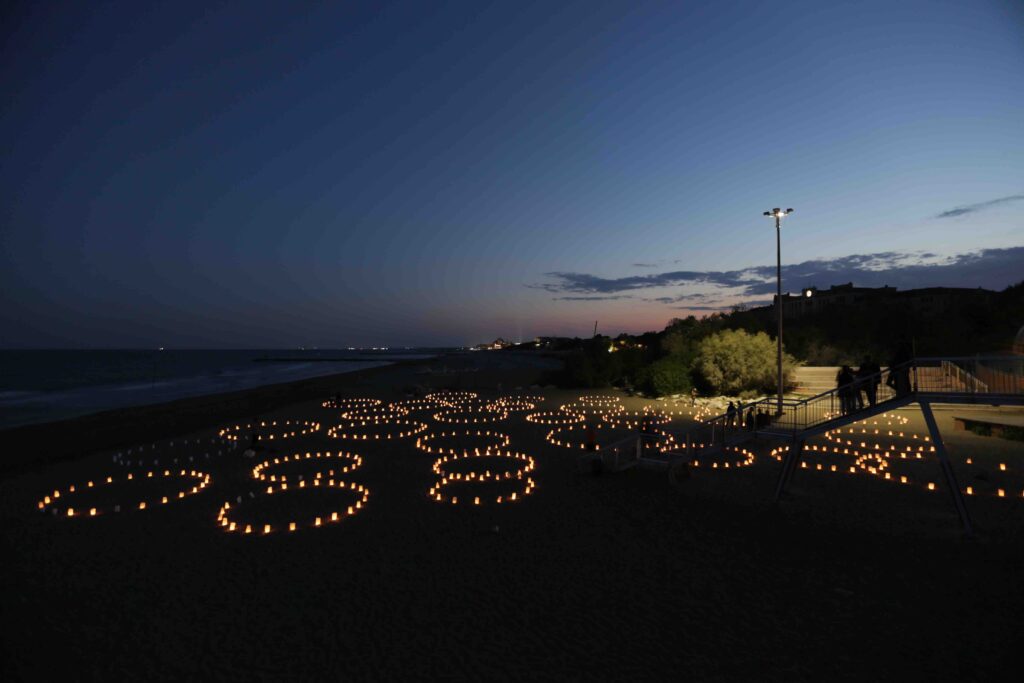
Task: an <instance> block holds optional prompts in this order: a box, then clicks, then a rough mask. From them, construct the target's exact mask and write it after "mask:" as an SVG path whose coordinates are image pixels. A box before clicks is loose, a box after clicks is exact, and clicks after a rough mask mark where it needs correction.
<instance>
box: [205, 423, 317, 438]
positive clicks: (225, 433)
mask: <svg viewBox="0 0 1024 683" xmlns="http://www.w3.org/2000/svg"><path fill="white" fill-rule="evenodd" d="M257 429H262V430H267V429H271V430H274V431H271V432H268V433H263V434H260V433H256V440H257V441H274V440H275V439H277V440H281V439H291V438H294V437H296V436H303V435H305V434H312V433H313V432H315V431H317V430H319V429H320V423H319V422H310V421H307V420H272V421H270V422H267V421H265V420H264V421H260V422H250V423H248V424H244V425H234V426H231V427H224V428H223V429H221V430H220V431H219V432H217V435H218V436H219V437H220V438H222V439H226V440H227V441H238V440H239V438H241V437H245V436H246V433H247V432H253V433H255V432H256V430H257Z"/></svg>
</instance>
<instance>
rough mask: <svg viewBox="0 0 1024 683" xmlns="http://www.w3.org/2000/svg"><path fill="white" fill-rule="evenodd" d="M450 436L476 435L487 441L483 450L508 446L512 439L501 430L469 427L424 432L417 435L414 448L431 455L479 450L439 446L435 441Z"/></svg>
mask: <svg viewBox="0 0 1024 683" xmlns="http://www.w3.org/2000/svg"><path fill="white" fill-rule="evenodd" d="M452 437H456V438H465V437H476V438H484V439H487V440H488V443H487V444H486V445H485V446H484V447H483V449H482V450H483V451H485V452H487V451H491V450H495V449H500V448H504V447H505V446H508V445H509V444H510V443H511V441H512V440H511V439H510V438H509V436H508V434H502V433H501V432H492V431H489V430H481V429H478V430H476V431H473V430H471V429H467V430H465V431H455V432H433V433H430V434H424V435H423V436H420V437H417V439H416V448H418V449H420V450H421V451H424V452H426V453H430V454H432V455H434V454H437V455H465V454H468V453H479V452H480V450H481V449H480V448H479V447H473V448H469V447H462V448H458V447H454V446H441V445H438V444H436V443H435V442H436V441H437V440H439V439H450V438H452Z"/></svg>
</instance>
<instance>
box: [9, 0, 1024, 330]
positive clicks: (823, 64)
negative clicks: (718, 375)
mask: <svg viewBox="0 0 1024 683" xmlns="http://www.w3.org/2000/svg"><path fill="white" fill-rule="evenodd" d="M488 5H489V3H481V2H459V3H435V2H421V1H417V2H408V3H389V2H370V1H368V0H367V1H353V2H339V3H324V4H317V5H315V6H314V4H313V3H293V2H292V3H289V2H280V3H269V2H267V3H263V2H260V3H257V2H253V3H218V2H212V1H207V2H201V3H190V2H183V1H182V2H173V3H172V2H169V3H160V4H153V5H150V4H149V3H146V2H142V1H141V0H135V1H133V2H87V3H82V2H73V3H59V2H46V3H41V2H34V3H24V4H22V5H20V6H14V5H8V6H7V8H6V9H4V10H2V12H3V13H4V14H3V15H2V16H0V26H2V28H0V31H2V32H3V43H2V45H0V50H2V60H0V74H2V85H3V92H4V97H3V101H2V104H0V135H2V139H3V141H4V143H3V154H2V155H0V347H34V346H43V347H51V346H57V347H150V346H160V345H162V346H168V347H172V346H176V347H234V348H269V347H292V346H314V345H316V346H321V347H328V346H330V347H337V346H348V345H381V344H390V345H435V344H469V343H476V342H479V341H484V340H488V339H492V338H494V337H495V336H498V335H501V336H505V337H507V338H513V339H514V338H516V337H519V336H520V335H521V336H522V338H524V339H525V338H530V337H533V336H535V335H549V334H552V335H553V334H564V335H581V336H584V335H588V334H589V333H590V331H591V329H592V327H593V322H594V320H600V321H601V322H600V328H601V331H603V332H605V333H610V334H616V333H618V332H620V331H630V332H642V331H645V330H654V329H661V328H662V327H664V325H665V324H666V322H667V321H668V320H669V319H670V318H671V317H674V316H681V315H686V314H687V313H689V312H693V313H696V314H698V315H699V314H701V313H702V312H705V311H708V310H717V309H718V308H719V307H723V306H724V307H728V306H729V305H731V304H732V303H735V302H737V301H763V300H764V299H766V298H770V296H771V291H772V289H773V284H772V281H771V278H772V277H774V262H775V239H774V229H773V227H772V224H771V222H770V221H769V219H767V218H764V217H762V216H761V212H762V211H764V210H765V209H770V208H772V207H775V206H780V207H790V206H791V207H794V208H795V209H796V212H795V213H794V214H793V215H792V216H791V217H790V218H788V219H787V220H786V223H785V225H784V227H783V262H784V264H786V267H785V269H784V287H785V288H786V289H788V290H792V291H796V290H798V289H799V288H800V287H802V286H808V285H817V286H819V287H823V288H824V287H828V286H829V285H831V284H836V283H843V282H849V281H854V282H855V283H858V284H863V285H871V286H876V285H882V284H890V285H896V286H899V287H900V288H911V287H915V286H933V285H949V286H971V287H973V286H986V287H992V288H1002V287H1005V286H1006V285H1008V284H1011V283H1013V282H1016V281H1019V280H1022V279H1024V4H1022V3H1020V2H1019V1H1018V0H903V1H901V2H892V0H863V1H860V2H821V0H792V1H779V2H732V1H729V0H723V1H722V2H708V3H697V2H680V1H678V0H677V1H674V2H638V1H637V0H630V1H626V2H605V3H600V2H597V1H595V0H586V1H584V2H569V1H563V2H539V3H530V2H526V1H524V0H517V1H516V2H505V3H497V4H494V5H491V6H488Z"/></svg>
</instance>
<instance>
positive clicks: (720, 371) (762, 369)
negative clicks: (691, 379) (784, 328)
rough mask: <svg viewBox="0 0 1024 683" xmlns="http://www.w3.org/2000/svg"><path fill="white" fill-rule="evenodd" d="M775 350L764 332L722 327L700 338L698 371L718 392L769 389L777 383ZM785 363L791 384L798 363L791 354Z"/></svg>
mask: <svg viewBox="0 0 1024 683" xmlns="http://www.w3.org/2000/svg"><path fill="white" fill-rule="evenodd" d="M775 354H776V349H775V342H774V341H773V340H772V338H771V337H769V336H768V335H767V334H765V333H763V332H758V333H756V334H749V333H748V332H745V331H744V330H722V331H721V332H717V333H715V334H712V335H711V336H709V337H707V338H705V339H703V340H702V341H701V342H700V347H699V351H698V355H697V362H696V371H697V372H698V373H699V374H700V377H701V378H702V379H703V380H704V382H706V383H707V385H708V387H709V388H711V389H712V390H713V391H716V392H718V393H723V394H740V393H741V392H750V391H753V392H758V393H767V392H771V391H772V390H773V389H775V388H776V386H777V369H776V355H775ZM782 363H783V377H784V379H785V382H786V384H787V385H788V384H790V383H791V378H792V375H793V369H794V368H795V367H796V364H797V363H796V360H795V359H794V358H793V357H792V356H790V355H789V354H783V361H782Z"/></svg>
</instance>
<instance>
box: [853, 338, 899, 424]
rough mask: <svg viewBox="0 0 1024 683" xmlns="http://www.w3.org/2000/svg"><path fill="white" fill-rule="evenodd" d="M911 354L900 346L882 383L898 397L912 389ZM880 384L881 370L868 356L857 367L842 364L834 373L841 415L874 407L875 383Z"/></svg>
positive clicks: (875, 400)
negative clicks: (837, 371) (835, 373)
mask: <svg viewBox="0 0 1024 683" xmlns="http://www.w3.org/2000/svg"><path fill="white" fill-rule="evenodd" d="M911 358H912V357H911V355H910V354H909V353H908V352H906V351H904V350H903V349H902V348H901V349H900V350H899V351H898V352H897V353H896V355H895V356H894V357H893V359H892V361H890V363H889V371H888V373H886V375H887V376H886V378H885V385H886V386H887V387H889V388H890V389H892V390H893V391H894V392H895V393H896V395H897V396H902V395H904V394H908V393H910V391H911V385H910V370H911V365H912V363H910V362H909V361H910V360H911ZM881 383H882V369H881V368H880V367H879V366H878V363H876V362H875V361H874V360H872V359H871V358H870V357H869V358H865V359H864V362H862V363H861V365H860V367H859V368H857V370H853V369H852V368H851V367H850V366H849V365H844V366H843V367H842V368H840V369H839V373H838V374H837V375H836V387H837V388H838V390H839V392H838V393H839V409H840V411H842V414H843V415H849V414H850V413H854V412H857V411H858V410H863V409H864V408H865V407H870V406H874V405H875V403H877V402H878V386H879V385H880V384H881Z"/></svg>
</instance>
